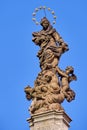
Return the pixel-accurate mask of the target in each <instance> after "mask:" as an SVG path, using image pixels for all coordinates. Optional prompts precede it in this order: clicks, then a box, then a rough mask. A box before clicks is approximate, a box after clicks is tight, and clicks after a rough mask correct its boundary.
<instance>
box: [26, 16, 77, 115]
mask: <svg viewBox="0 0 87 130" xmlns="http://www.w3.org/2000/svg"><path fill="white" fill-rule="evenodd" d="M41 26H42V30H41V31H40V32H33V34H32V35H33V39H32V41H33V42H34V43H35V44H36V45H38V46H39V47H40V50H39V52H38V54H37V56H38V58H39V60H40V68H41V72H40V73H39V74H38V76H37V78H36V80H35V83H34V87H33V88H32V87H30V86H29V85H28V86H27V87H26V88H25V93H26V98H27V99H28V100H31V99H32V104H31V106H30V108H29V110H30V113H31V114H35V113H40V112H45V111H50V110H58V111H60V110H63V108H62V106H61V103H62V102H63V101H64V100H65V99H66V100H67V101H68V102H71V101H72V100H74V99H75V92H74V91H73V90H72V89H71V88H70V82H71V81H73V80H76V76H75V74H74V68H73V67H72V66H68V67H66V69H65V70H61V69H60V68H59V66H58V64H59V60H60V57H61V56H62V54H64V53H65V52H66V51H68V50H69V48H68V45H67V44H66V43H65V42H64V40H63V39H62V37H61V36H60V35H59V33H58V32H57V31H56V30H55V29H54V28H53V27H52V26H51V25H50V22H49V21H48V19H47V18H46V17H44V18H43V19H41Z"/></svg>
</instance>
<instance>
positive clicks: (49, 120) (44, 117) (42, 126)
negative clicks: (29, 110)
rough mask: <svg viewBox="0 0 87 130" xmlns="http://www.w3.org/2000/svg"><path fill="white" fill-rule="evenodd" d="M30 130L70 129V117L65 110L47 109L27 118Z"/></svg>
mask: <svg viewBox="0 0 87 130" xmlns="http://www.w3.org/2000/svg"><path fill="white" fill-rule="evenodd" d="M27 121H28V123H30V130H68V128H69V123H70V122H71V119H70V117H69V116H68V115H67V114H66V113H65V112H64V111H54V110H53V111H47V112H42V113H39V114H33V115H31V118H30V119H27Z"/></svg>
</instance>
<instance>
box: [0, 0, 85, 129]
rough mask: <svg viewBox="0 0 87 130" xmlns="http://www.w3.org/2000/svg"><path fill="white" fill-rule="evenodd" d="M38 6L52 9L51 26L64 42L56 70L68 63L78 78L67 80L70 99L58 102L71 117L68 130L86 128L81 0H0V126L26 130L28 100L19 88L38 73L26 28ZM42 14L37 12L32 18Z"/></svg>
mask: <svg viewBox="0 0 87 130" xmlns="http://www.w3.org/2000/svg"><path fill="white" fill-rule="evenodd" d="M41 5H42V6H43V5H46V6H47V7H50V8H52V9H53V10H54V11H55V13H56V16H57V21H56V24H55V25H54V28H56V30H57V31H58V32H59V33H60V35H61V36H62V37H63V39H64V41H65V42H66V43H68V45H69V49H70V50H69V51H68V52H66V53H65V54H64V55H62V57H61V59H60V64H59V66H60V68H61V69H64V68H66V66H68V65H72V66H73V67H74V69H75V74H76V75H77V78H78V80H77V81H76V82H73V83H71V88H72V89H73V90H74V91H75V92H76V99H75V100H74V101H73V102H71V103H67V102H66V101H65V102H64V103H63V106H64V108H65V111H66V113H67V114H68V115H69V116H70V117H71V118H72V120H73V121H72V122H71V124H70V125H71V127H70V129H69V130H84V129H87V123H86V122H87V112H86V111H87V101H86V99H87V87H86V81H87V76H86V74H87V62H86V59H87V43H86V42H87V1H86V0H0V130H29V126H28V123H27V122H26V119H27V118H28V117H30V115H29V112H28V107H29V104H30V102H28V101H27V100H26V98H25V93H24V87H26V86H27V85H28V84H29V85H30V86H33V84H34V80H35V78H36V76H37V74H38V73H39V72H40V68H39V60H38V58H37V57H36V54H37V52H38V49H39V48H38V47H37V46H35V45H34V43H33V42H32V32H34V31H39V30H40V29H41V27H39V26H36V25H35V24H34V23H33V22H32V12H33V11H34V8H36V7H39V6H41ZM43 16H44V14H43V13H42V12H41V13H40V12H39V14H38V15H37V18H38V17H40V18H42V17H43ZM50 17H51V16H50ZM48 18H49V17H48Z"/></svg>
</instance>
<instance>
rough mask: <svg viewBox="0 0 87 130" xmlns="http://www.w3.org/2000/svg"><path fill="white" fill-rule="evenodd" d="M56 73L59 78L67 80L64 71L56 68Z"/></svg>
mask: <svg viewBox="0 0 87 130" xmlns="http://www.w3.org/2000/svg"><path fill="white" fill-rule="evenodd" d="M56 71H57V73H58V74H59V76H62V77H66V78H68V77H69V76H68V75H67V74H66V73H65V71H63V70H61V69H60V68H59V67H56Z"/></svg>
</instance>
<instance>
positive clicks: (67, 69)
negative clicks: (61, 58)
mask: <svg viewBox="0 0 87 130" xmlns="http://www.w3.org/2000/svg"><path fill="white" fill-rule="evenodd" d="M73 71H74V68H73V67H72V66H67V67H66V73H67V74H72V73H73Z"/></svg>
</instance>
